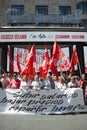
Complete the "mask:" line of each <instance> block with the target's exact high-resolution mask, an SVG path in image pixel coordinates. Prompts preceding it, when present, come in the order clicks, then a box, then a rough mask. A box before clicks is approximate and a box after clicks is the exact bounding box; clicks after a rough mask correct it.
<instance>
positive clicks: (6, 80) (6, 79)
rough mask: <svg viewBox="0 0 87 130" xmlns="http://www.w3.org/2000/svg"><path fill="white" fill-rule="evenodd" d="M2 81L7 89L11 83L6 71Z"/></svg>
mask: <svg viewBox="0 0 87 130" xmlns="http://www.w3.org/2000/svg"><path fill="white" fill-rule="evenodd" d="M1 82H2V87H3V88H4V89H6V88H7V87H8V85H9V80H8V78H7V74H6V73H5V74H2V78H1Z"/></svg>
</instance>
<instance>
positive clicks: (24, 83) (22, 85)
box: [20, 75, 31, 91]
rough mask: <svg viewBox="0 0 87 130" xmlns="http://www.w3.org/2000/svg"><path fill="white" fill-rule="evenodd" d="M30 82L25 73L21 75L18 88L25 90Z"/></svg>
mask: <svg viewBox="0 0 87 130" xmlns="http://www.w3.org/2000/svg"><path fill="white" fill-rule="evenodd" d="M30 86H31V84H30V82H29V80H28V76H27V75H23V76H22V80H21V83H20V89H21V90H23V91H26V90H28V89H29V88H30Z"/></svg>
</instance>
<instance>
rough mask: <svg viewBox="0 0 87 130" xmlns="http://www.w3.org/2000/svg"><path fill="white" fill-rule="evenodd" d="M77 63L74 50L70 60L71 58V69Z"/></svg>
mask: <svg viewBox="0 0 87 130" xmlns="http://www.w3.org/2000/svg"><path fill="white" fill-rule="evenodd" d="M78 63H79V59H78V55H77V51H76V48H75V49H74V51H73V54H72V58H71V67H72V68H73V67H74V66H75V65H77V64H78Z"/></svg>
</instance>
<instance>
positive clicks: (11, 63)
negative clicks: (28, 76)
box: [8, 47, 14, 74]
mask: <svg viewBox="0 0 87 130" xmlns="http://www.w3.org/2000/svg"><path fill="white" fill-rule="evenodd" d="M8 56H9V60H10V65H11V71H12V74H13V73H14V62H13V59H12V55H11V52H10V48H9V47H8Z"/></svg>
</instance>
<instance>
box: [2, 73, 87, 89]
mask: <svg viewBox="0 0 87 130" xmlns="http://www.w3.org/2000/svg"><path fill="white" fill-rule="evenodd" d="M85 84H87V82H86V77H85V74H82V75H81V77H79V76H72V75H68V74H67V73H66V74H65V73H64V74H62V75H60V76H58V77H57V76H55V75H54V74H52V73H48V74H47V76H46V79H44V78H43V77H40V76H39V73H37V74H36V75H35V76H34V77H33V78H32V79H29V78H28V76H27V75H23V76H20V75H18V74H17V73H14V74H13V75H12V74H11V73H5V74H2V75H1V78H0V88H2V89H6V88H10V89H21V90H23V91H26V90H28V89H33V90H41V89H47V90H49V89H57V90H60V89H67V88H79V87H80V88H82V89H83V90H84V89H85V86H86V85H85Z"/></svg>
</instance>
